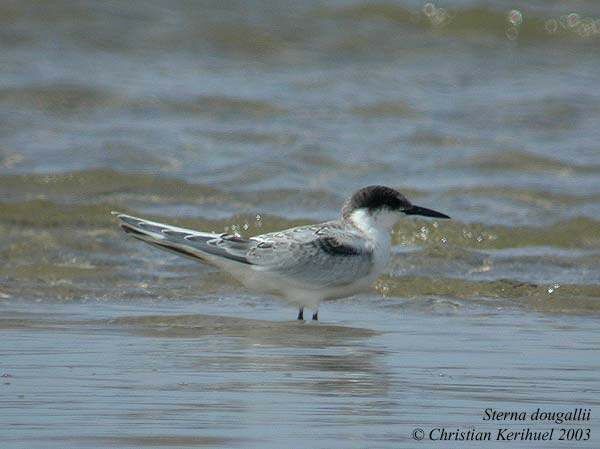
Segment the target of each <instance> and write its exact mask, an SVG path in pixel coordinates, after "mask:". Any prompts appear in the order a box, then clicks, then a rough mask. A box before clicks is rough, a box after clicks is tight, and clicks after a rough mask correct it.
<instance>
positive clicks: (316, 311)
mask: <svg viewBox="0 0 600 449" xmlns="http://www.w3.org/2000/svg"><path fill="white" fill-rule="evenodd" d="M313 321H319V309H317V310H315V311H314V312H313Z"/></svg>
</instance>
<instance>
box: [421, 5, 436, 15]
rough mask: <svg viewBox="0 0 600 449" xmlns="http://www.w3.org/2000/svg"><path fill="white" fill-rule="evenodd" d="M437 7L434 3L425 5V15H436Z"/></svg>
mask: <svg viewBox="0 0 600 449" xmlns="http://www.w3.org/2000/svg"><path fill="white" fill-rule="evenodd" d="M435 9H436V8H435V5H434V4H433V3H425V5H424V6H423V14H425V15H426V16H427V17H431V16H432V15H433V14H434V13H435Z"/></svg>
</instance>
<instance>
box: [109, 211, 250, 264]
mask: <svg viewBox="0 0 600 449" xmlns="http://www.w3.org/2000/svg"><path fill="white" fill-rule="evenodd" d="M112 214H113V215H116V216H117V218H118V219H119V221H120V223H119V225H120V226H121V229H122V230H123V231H125V232H126V233H127V234H130V235H131V236H132V237H135V238H136V239H138V240H141V241H143V242H146V243H148V244H150V245H152V246H155V247H158V248H160V249H164V250H167V251H171V252H174V253H176V254H180V255H183V256H187V257H190V258H192V259H195V260H199V261H202V262H205V263H211V264H213V265H218V263H215V261H216V260H217V259H218V258H219V257H220V258H225V259H229V260H233V261H236V262H242V263H246V264H247V263H249V262H248V260H247V259H246V258H245V257H244V256H243V255H241V254H239V253H238V254H232V253H231V252H229V251H227V249H224V248H223V247H221V246H220V245H219V243H221V242H223V241H227V242H229V241H231V239H232V236H228V235H227V234H214V233H209V232H200V231H194V230H192V229H186V228H180V227H177V226H172V225H168V224H163V223H157V222H154V221H150V220H145V219H143V218H138V217H133V216H131V215H126V214H121V213H118V212H112ZM242 242H245V243H247V242H248V241H247V240H243V239H239V242H238V243H239V244H240V245H241V244H242Z"/></svg>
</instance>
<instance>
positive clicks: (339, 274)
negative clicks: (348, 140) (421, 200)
mask: <svg viewBox="0 0 600 449" xmlns="http://www.w3.org/2000/svg"><path fill="white" fill-rule="evenodd" d="M113 215H116V216H117V218H118V219H119V224H120V226H121V228H122V229H123V231H125V232H126V233H128V234H130V235H131V236H133V237H135V238H137V239H139V240H142V241H144V242H146V243H149V244H151V245H154V246H156V247H158V248H161V249H165V250H168V251H172V252H175V253H177V254H180V255H184V256H188V257H190V258H192V259H195V260H197V261H200V262H204V263H206V264H209V265H213V266H215V267H217V268H219V269H222V270H224V271H227V272H228V273H230V274H231V275H232V276H233V277H234V278H236V279H238V280H239V281H240V282H241V283H242V284H243V285H245V286H246V287H247V288H248V289H250V290H252V291H255V292H258V293H267V294H272V295H275V296H277V297H279V298H282V299H284V300H286V301H287V302H289V303H291V304H293V305H295V306H297V307H298V316H297V319H298V320H304V308H305V307H307V308H310V309H312V310H313V316H312V319H313V320H318V313H319V304H320V302H321V301H323V300H325V299H333V298H343V297H347V296H352V295H354V294H356V293H359V292H362V291H365V290H367V289H368V288H369V287H370V286H371V285H372V284H373V282H374V281H375V280H376V279H377V277H379V275H380V274H381V273H382V272H383V271H384V270H385V267H386V265H387V263H388V261H389V259H390V253H391V231H392V228H393V227H394V225H395V224H396V223H397V222H398V221H399V220H400V219H401V217H403V216H406V215H422V216H425V217H433V218H444V219H446V218H450V217H449V216H448V215H445V214H442V213H441V212H437V211H435V210H432V209H427V208H425V207H420V206H416V205H414V204H412V203H411V202H410V201H409V200H408V199H406V197H405V196H404V195H402V194H401V193H400V192H398V191H397V190H395V189H393V188H390V187H385V186H379V185H374V186H368V187H364V188H362V189H360V190H358V191H356V192H355V193H354V194H353V195H352V196H351V197H350V198H349V199H348V200H347V201H346V202H345V203H344V206H343V207H342V212H341V216H340V217H339V218H338V219H337V220H333V221H328V222H325V223H320V224H313V225H307V226H299V227H295V228H290V229H286V230H283V231H278V232H271V233H268V234H262V235H257V236H255V237H250V238H242V237H240V236H239V235H232V234H227V233H223V234H215V233H209V232H201V231H194V230H192V229H185V228H180V227H177V226H171V225H168V224H163V223H156V222H153V221H149V220H145V219H143V218H137V217H132V216H130V215H126V214H121V213H118V212H113Z"/></svg>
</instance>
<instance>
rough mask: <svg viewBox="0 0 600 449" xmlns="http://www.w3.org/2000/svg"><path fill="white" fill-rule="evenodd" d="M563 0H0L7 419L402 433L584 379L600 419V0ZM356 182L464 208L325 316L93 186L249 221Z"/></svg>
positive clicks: (272, 438) (330, 203)
mask: <svg viewBox="0 0 600 449" xmlns="http://www.w3.org/2000/svg"><path fill="white" fill-rule="evenodd" d="M568 3H569V2H558V1H530V2H527V3H526V4H523V5H518V4H515V3H514V2H507V1H504V0H496V1H483V0H462V1H456V2H452V4H442V3H432V4H429V5H425V2H418V1H405V2H391V1H389V2H377V3H371V2H363V1H334V2H320V1H303V2H285V1H284V2H281V1H278V2H270V1H269V2H254V1H251V2H247V1H245V2H233V1H232V2H211V1H205V2H185V1H179V2H169V3H168V4H167V3H164V2H159V1H151V2H148V1H145V2H137V1H131V2H127V4H124V3H122V2H119V3H111V2H103V3H98V2H70V1H56V2H23V1H18V2H17V1H12V2H11V1H9V2H3V3H2V4H1V5H0V50H1V51H0V79H1V80H2V82H1V83H0V260H1V261H2V263H0V310H1V314H0V333H1V334H2V336H1V338H0V342H1V343H0V353H1V354H2V357H1V359H0V363H1V365H0V375H3V374H5V375H6V376H5V377H2V378H0V380H2V384H3V385H2V389H3V394H2V395H1V396H0V408H2V413H0V423H1V424H2V425H1V426H0V437H1V438H2V440H3V441H7V442H8V444H9V446H10V447H23V448H31V447H56V448H59V447H71V446H73V447H83V446H85V447H107V446H111V447H149V446H161V447H197V446H210V447H215V446H222V447H315V448H316V447H357V448H358V447H367V446H368V447H390V448H391V447H414V444H415V442H414V441H413V440H412V439H411V431H412V429H413V428H415V427H422V428H424V429H428V428H432V426H434V425H439V426H441V425H444V424H446V425H448V426H450V425H452V426H454V427H456V426H457V425H459V426H460V427H461V428H463V427H464V428H468V427H477V428H481V429H484V428H485V426H488V425H489V423H484V422H483V421H482V420H481V416H482V412H483V410H484V409H485V408H488V407H493V408H497V409H502V408H504V409H512V410H515V409H517V410H519V409H521V408H527V409H528V410H529V409H535V408H537V407H547V408H550V409H553V410H560V409H567V408H573V407H576V406H578V407H588V408H590V407H591V408H592V416H593V419H594V420H593V422H592V423H591V424H590V425H591V427H592V428H593V430H594V432H595V434H594V435H595V436H594V439H593V440H592V441H591V442H586V443H584V442H579V443H574V445H573V444H572V445H571V446H572V447H598V446H599V445H600V443H599V441H600V440H598V435H596V434H597V433H599V432H600V428H598V425H597V423H598V416H597V415H598V414H599V413H600V407H598V400H599V394H598V393H599V390H600V382H599V381H598V380H597V377H598V376H597V372H598V362H596V360H599V359H598V347H599V344H598V343H599V340H600V332H599V331H598V326H597V323H598V318H599V317H600V150H599V148H598V142H599V141H600V129H599V128H598V126H597V123H599V122H600V107H599V106H598V105H600V96H599V94H598V89H597V86H598V85H599V84H600V70H599V69H600V55H599V54H598V51H597V47H598V43H599V42H600V28H599V27H598V25H599V22H597V21H594V20H596V19H598V18H600V4H599V3H598V2H595V1H592V0H587V1H578V2H576V3H574V4H568ZM514 8H518V11H517V12H514V11H513V12H510V11H511V10H513V9H514ZM571 8H573V9H571ZM574 13H576V15H573V14H574ZM372 183H380V184H388V185H391V186H394V187H397V188H399V189H400V190H401V191H403V192H404V193H405V194H406V195H407V196H408V197H409V198H410V199H412V200H414V201H415V202H416V203H417V204H422V205H423V206H427V207H431V208H434V209H437V210H440V211H443V212H446V213H448V214H449V215H451V216H452V217H453V220H452V221H449V222H436V221H428V220H420V219H409V220H406V221H405V222H403V223H401V224H399V225H398V227H397V228H396V229H395V231H394V237H393V239H394V244H395V247H394V257H393V260H392V263H391V264H390V267H389V269H388V271H387V272H386V274H385V275H384V276H382V278H381V279H380V280H379V281H378V282H377V283H376V285H375V288H374V291H373V292H372V293H371V294H366V295H361V296H358V297H355V298H350V299H345V300H340V301H334V302H327V303H325V304H324V305H323V307H322V310H321V312H320V316H321V319H322V322H321V323H319V324H317V325H315V324H313V323H306V324H304V325H302V324H298V323H296V322H292V321H288V320H290V319H291V318H292V317H294V316H295V311H294V310H292V309H290V308H288V307H287V306H285V305H283V304H280V303H278V302H276V301H275V300H274V299H273V298H261V297H256V296H253V295H251V294H248V293H247V292H246V291H245V290H244V289H243V288H242V287H240V286H239V285H238V284H237V283H236V282H235V281H234V280H233V279H231V278H230V277H229V276H228V275H226V274H223V273H218V272H216V271H215V270H213V269H212V268H209V267H205V266H202V265H198V264H194V263H193V262H191V261H187V260H184V259H180V258H177V257H176V256H172V255H168V254H167V255H165V254H163V253H159V252H157V251H156V250H154V249H153V248H146V247H144V246H143V245H141V244H139V243H138V242H134V241H131V240H129V239H127V238H125V236H123V235H122V234H121V233H120V232H119V230H118V229H117V228H116V226H115V223H114V219H113V217H112V216H111V215H110V214H109V212H110V210H120V211H124V212H129V213H132V214H136V215H141V216H147V217H150V218H153V219H156V220H158V221H168V222H172V223H175V224H179V225H183V226H188V227H194V228H199V229H205V230H211V231H219V232H220V231H224V230H225V231H228V232H239V233H241V234H244V235H251V234H256V233H262V232H267V231H272V230H276V229H280V228H284V227H288V226H293V225H298V224H303V223H311V222H315V221H319V220H327V219H331V218H334V217H335V216H336V215H337V210H338V209H339V207H340V205H341V203H342V202H343V200H344V198H345V197H346V196H347V195H348V194H349V193H351V192H352V191H353V190H355V189H356V188H358V187H361V186H363V185H366V184H372ZM540 427H543V426H540ZM423 444H426V443H425V442H423ZM427 444H433V443H432V442H428V443H427ZM456 444H457V445H460V443H456ZM464 444H467V443H463V446H464ZM468 444H470V445H472V447H477V446H476V443H472V442H470V443H468ZM504 444H506V443H504ZM557 445H558V446H560V445H559V444H558V443H557ZM558 446H557V447H558ZM457 447H458V446H457ZM461 447H462V446H461ZM512 447H518V444H517V443H514V444H513V446H512ZM560 447H563V446H560ZM565 447H566V446H565Z"/></svg>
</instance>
